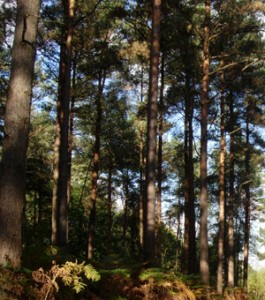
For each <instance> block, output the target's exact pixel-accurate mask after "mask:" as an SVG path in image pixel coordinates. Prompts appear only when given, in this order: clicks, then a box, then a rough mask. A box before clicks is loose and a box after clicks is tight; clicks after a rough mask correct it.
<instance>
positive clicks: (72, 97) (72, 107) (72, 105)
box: [67, 58, 76, 232]
mask: <svg viewBox="0 0 265 300" xmlns="http://www.w3.org/2000/svg"><path fill="white" fill-rule="evenodd" d="M75 101H76V58H74V59H73V76H72V93H71V95H70V116H69V142H68V180H67V205H68V206H69V203H70V199H71V177H72V151H73V144H74V114H75V113H74V110H75ZM67 223H68V222H67ZM67 225H68V224H67ZM67 232H68V229H67Z"/></svg>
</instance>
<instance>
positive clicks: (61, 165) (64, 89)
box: [52, 0, 75, 247]
mask: <svg viewBox="0 0 265 300" xmlns="http://www.w3.org/2000/svg"><path fill="white" fill-rule="evenodd" d="M74 6H75V0H63V1H62V7H63V15H64V26H63V28H62V41H61V45H60V66H59V82H58V100H57V117H56V127H55V143H54V167H53V198H52V243H53V244H54V245H58V246H62V247H66V246H67V243H68V196H67V192H68V178H69V176H68V173H69V152H68V150H69V148H68V147H69V144H68V142H69V141H68V139H69V111H70V90H71V60H72V38H73V18H74Z"/></svg>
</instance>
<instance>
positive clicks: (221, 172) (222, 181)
mask: <svg viewBox="0 0 265 300" xmlns="http://www.w3.org/2000/svg"><path fill="white" fill-rule="evenodd" d="M222 66H223V62H221V67H222ZM220 81H221V96H220V114H221V117H220V153H219V167H220V169H219V237H218V266H217V293H218V294H219V295H222V293H223V264H224V241H225V148H226V144H225V101H224V100H225V99H224V73H223V72H222V73H221V76H220Z"/></svg>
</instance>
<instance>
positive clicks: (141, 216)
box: [139, 66, 145, 252]
mask: <svg viewBox="0 0 265 300" xmlns="http://www.w3.org/2000/svg"><path fill="white" fill-rule="evenodd" d="M143 100H144V70H143V66H142V70H141V103H143ZM141 121H142V120H140V122H141ZM143 127H144V126H143V125H142V123H141V125H140V132H139V135H140V143H139V161H140V164H139V165H140V196H139V242H140V249H141V252H143V248H144V190H145V187H144V186H145V185H144V182H145V174H144V168H145V155H144V128H143Z"/></svg>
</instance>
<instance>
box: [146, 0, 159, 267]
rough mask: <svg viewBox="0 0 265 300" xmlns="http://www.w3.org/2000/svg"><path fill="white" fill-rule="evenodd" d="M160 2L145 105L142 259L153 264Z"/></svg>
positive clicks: (154, 15)
mask: <svg viewBox="0 0 265 300" xmlns="http://www.w3.org/2000/svg"><path fill="white" fill-rule="evenodd" d="M160 14H161V0H153V2H152V35H151V53H150V75H149V76H150V77H149V95H148V105H147V155H146V156H147V161H146V199H145V201H146V203H145V213H144V217H145V222H144V225H145V226H144V259H145V260H147V261H149V262H150V264H154V263H155V244H156V243H155V201H156V187H155V173H156V136H157V97H158V74H159V51H160Z"/></svg>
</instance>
